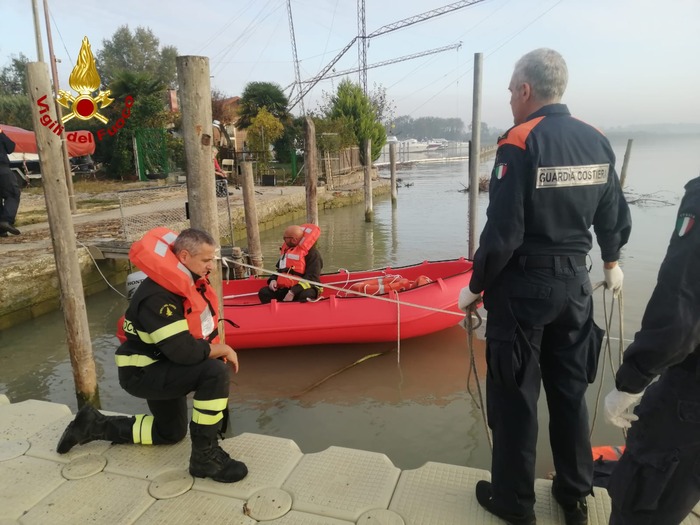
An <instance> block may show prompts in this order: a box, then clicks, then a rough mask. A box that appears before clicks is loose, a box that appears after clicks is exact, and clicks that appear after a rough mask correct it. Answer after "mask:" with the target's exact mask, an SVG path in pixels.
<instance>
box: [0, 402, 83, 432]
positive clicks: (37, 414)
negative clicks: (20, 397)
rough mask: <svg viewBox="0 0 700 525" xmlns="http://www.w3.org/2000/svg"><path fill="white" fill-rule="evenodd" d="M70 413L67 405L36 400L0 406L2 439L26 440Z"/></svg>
mask: <svg viewBox="0 0 700 525" xmlns="http://www.w3.org/2000/svg"><path fill="white" fill-rule="evenodd" d="M70 413H71V411H70V408H68V407H67V406H66V405H60V404H58V403H49V402H48V401H37V400H35V399H29V400H27V401H21V402H20V403H10V404H0V439H8V440H13V439H26V438H27V437H28V436H31V435H32V434H36V433H37V432H38V431H39V430H41V429H42V428H43V427H45V426H46V425H48V424H50V423H52V422H53V421H55V420H57V419H60V418H62V417H64V416H65V415H66V414H69V415H70Z"/></svg>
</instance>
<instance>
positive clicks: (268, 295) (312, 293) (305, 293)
mask: <svg viewBox="0 0 700 525" xmlns="http://www.w3.org/2000/svg"><path fill="white" fill-rule="evenodd" d="M288 291H289V288H277V291H274V292H273V291H272V290H270V287H269V286H265V287H264V288H260V291H258V298H259V299H260V302H261V303H263V304H264V303H269V302H270V301H272V300H273V299H277V300H278V301H280V302H282V300H283V299H284V296H285V295H287V292H288ZM317 297H318V288H315V287H314V286H312V287H311V288H307V289H306V290H302V291H301V292H299V293H298V294H296V295H295V296H294V300H295V301H299V302H300V303H305V302H306V301H308V300H309V299H316V298H317Z"/></svg>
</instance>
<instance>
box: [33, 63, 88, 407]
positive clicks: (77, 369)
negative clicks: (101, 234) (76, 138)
mask: <svg viewBox="0 0 700 525" xmlns="http://www.w3.org/2000/svg"><path fill="white" fill-rule="evenodd" d="M27 84H28V90H29V101H30V104H31V112H32V123H33V125H34V132H35V134H36V144H37V150H38V153H39V162H40V164H41V173H42V186H43V187H44V198H45V199H46V211H47V214H48V221H49V226H50V230H51V242H52V244H53V253H54V259H55V261H56V274H57V276H58V284H59V287H60V290H61V309H62V310H63V319H64V322H65V326H66V339H67V342H68V351H69V353H70V360H71V366H72V368H73V380H74V382H75V393H76V397H77V399H78V407H82V406H83V405H84V404H86V403H88V404H90V405H93V406H95V407H97V408H99V407H100V394H99V389H98V386H97V374H96V372H95V360H94V357H93V354H92V342H91V341H90V329H89V325H88V318H87V311H86V309H85V294H84V291H83V282H82V278H81V275H80V265H79V264H78V251H77V249H76V245H75V229H74V228H73V219H72V218H71V211H70V206H69V205H68V189H67V188H66V179H65V177H64V176H63V158H62V154H61V138H60V136H59V135H57V134H56V132H55V131H52V130H51V129H49V126H52V127H55V126H54V124H52V123H57V122H58V120H57V119H58V116H57V115H56V108H55V106H54V105H53V103H51V98H52V96H51V93H52V91H51V84H50V83H49V70H48V68H47V66H46V64H44V63H39V62H31V63H29V64H27ZM40 99H43V100H42V103H39V102H38V101H39V100H40ZM40 111H41V112H42V113H40ZM48 120H50V122H47V121H48ZM45 123H46V124H45ZM56 125H57V124H56Z"/></svg>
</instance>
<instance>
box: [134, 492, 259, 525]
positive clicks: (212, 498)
mask: <svg viewBox="0 0 700 525" xmlns="http://www.w3.org/2000/svg"><path fill="white" fill-rule="evenodd" d="M243 503H244V501H243V500H240V499H236V498H229V497H225V496H219V495H217V494H207V493H204V492H192V491H190V492H187V493H186V494H183V495H182V496H179V497H177V498H174V499H167V500H159V501H156V502H155V503H154V504H153V505H151V506H150V507H149V508H148V510H146V512H144V513H143V514H142V515H141V516H140V517H139V518H138V519H137V520H136V521H134V522H133V523H136V524H138V525H192V524H193V523H209V524H212V525H215V524H220V523H225V524H226V525H253V524H255V523H257V522H256V521H255V520H254V519H252V518H249V517H248V516H246V515H245V514H243Z"/></svg>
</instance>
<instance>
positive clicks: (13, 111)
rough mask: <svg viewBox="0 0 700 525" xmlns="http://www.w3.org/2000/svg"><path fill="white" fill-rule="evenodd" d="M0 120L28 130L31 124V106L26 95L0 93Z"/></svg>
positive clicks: (30, 128) (31, 126) (31, 127)
mask: <svg viewBox="0 0 700 525" xmlns="http://www.w3.org/2000/svg"><path fill="white" fill-rule="evenodd" d="M0 122H2V123H3V124H7V125H8V126H17V127H18V128H24V129H28V130H32V129H34V127H33V124H32V108H31V106H30V105H29V97H27V96H26V95H0Z"/></svg>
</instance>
